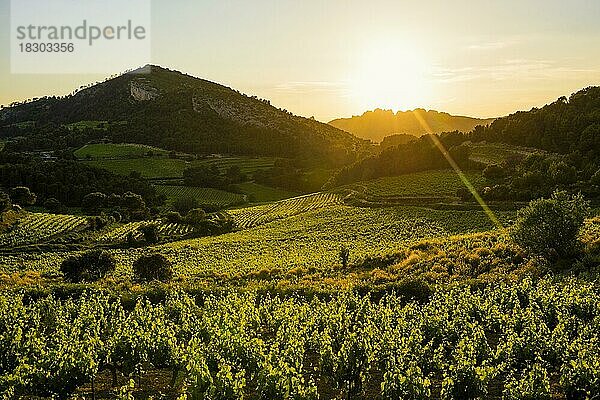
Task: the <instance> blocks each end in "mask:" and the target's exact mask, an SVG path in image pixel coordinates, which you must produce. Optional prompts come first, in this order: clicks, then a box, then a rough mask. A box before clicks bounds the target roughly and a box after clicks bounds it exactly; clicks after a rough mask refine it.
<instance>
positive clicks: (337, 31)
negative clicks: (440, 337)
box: [0, 0, 600, 121]
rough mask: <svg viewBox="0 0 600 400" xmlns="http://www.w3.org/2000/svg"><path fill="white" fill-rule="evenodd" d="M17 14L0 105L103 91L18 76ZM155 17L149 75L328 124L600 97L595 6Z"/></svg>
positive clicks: (289, 9)
mask: <svg viewBox="0 0 600 400" xmlns="http://www.w3.org/2000/svg"><path fill="white" fill-rule="evenodd" d="M48 1H51V0H48ZM9 3H10V2H9V0H0V50H1V53H0V104H8V103H10V102H11V101H14V100H22V99H26V98H29V97H35V96H43V95H48V94H66V93H68V92H70V91H71V90H72V89H74V88H76V87H79V86H80V85H81V84H85V83H88V82H93V81H96V80H99V79H101V78H102V76H98V75H76V76H75V75H11V74H10V60H9V41H8V38H9V36H8V35H9V32H8V27H9ZM152 7H153V8H152V11H153V14H152V27H151V34H152V63H154V64H159V65H162V66H165V67H168V68H172V69H178V70H181V71H183V72H187V73H189V74H192V75H195V76H198V77H202V78H205V79H209V80H213V81H216V82H219V83H222V84H225V85H227V86H231V87H234V88H236V89H239V90H240V91H242V92H244V93H247V94H253V95H258V96H259V97H262V98H268V99H270V100H272V103H273V104H274V105H276V106H279V107H284V108H287V109H288V110H290V111H292V112H294V113H296V114H300V115H304V116H315V117H316V118H317V119H320V120H323V121H327V120H329V119H332V118H335V117H342V116H350V115H353V114H360V113H362V112H363V111H365V110H367V109H373V108H376V107H379V108H392V109H394V110H396V109H407V108H411V109H412V108H415V107H423V108H433V109H438V110H442V111H448V112H451V113H455V114H462V115H473V116H482V117H489V116H499V115H503V114H507V113H509V112H512V111H515V110H519V109H530V108H531V107H533V106H540V105H543V104H546V103H548V102H550V101H552V100H554V99H556V98H557V97H559V96H561V95H569V94H570V93H572V92H574V91H576V90H578V89H580V88H582V87H585V86H590V85H599V84H600V23H599V21H600V1H599V0H569V1H566V0H502V1H489V0H478V1H474V0H453V1H450V0H429V1H423V0H421V1H402V0H394V1H384V0H371V1H368V2H367V1H358V0H356V1H354V0H320V1H317V0H296V1H288V0H273V1H267V0H251V1H248V0H240V1H227V0H215V1H206V0H200V1H199V0H169V1H166V0H165V1H159V0H156V1H153V3H152ZM132 67H134V66H132ZM114 72H119V71H114Z"/></svg>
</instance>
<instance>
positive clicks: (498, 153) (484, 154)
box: [469, 142, 544, 164]
mask: <svg viewBox="0 0 600 400" xmlns="http://www.w3.org/2000/svg"><path fill="white" fill-rule="evenodd" d="M469 148H470V150H471V156H470V158H471V159H472V160H473V161H477V162H480V163H483V164H502V162H503V161H504V160H506V159H508V158H510V157H515V156H517V157H525V156H528V155H530V154H534V153H544V152H543V151H541V150H539V149H533V148H528V147H519V146H512V145H508V144H503V143H485V142H483V143H471V144H469Z"/></svg>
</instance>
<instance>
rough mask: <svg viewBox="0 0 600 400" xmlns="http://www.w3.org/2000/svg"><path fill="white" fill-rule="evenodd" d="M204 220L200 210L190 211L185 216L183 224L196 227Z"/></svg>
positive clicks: (204, 214)
mask: <svg viewBox="0 0 600 400" xmlns="http://www.w3.org/2000/svg"><path fill="white" fill-rule="evenodd" d="M205 219H206V213H205V212H204V210H203V209H201V208H194V209H193V210H190V211H189V212H188V213H187V215H186V216H185V220H184V221H185V223H186V224H189V225H198V224H200V223H202V221H204V220H205Z"/></svg>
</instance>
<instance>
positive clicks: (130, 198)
mask: <svg viewBox="0 0 600 400" xmlns="http://www.w3.org/2000/svg"><path fill="white" fill-rule="evenodd" d="M121 205H122V206H123V208H126V209H127V210H129V211H132V212H133V211H143V210H145V209H146V203H145V202H144V199H143V198H142V196H140V195H139V194H135V193H132V192H127V193H125V194H124V195H123V196H122V200H121Z"/></svg>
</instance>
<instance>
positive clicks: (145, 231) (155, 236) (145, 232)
mask: <svg viewBox="0 0 600 400" xmlns="http://www.w3.org/2000/svg"><path fill="white" fill-rule="evenodd" d="M138 230H139V231H140V232H142V236H143V237H144V241H145V242H146V243H148V244H155V243H158V242H159V241H160V232H159V229H158V225H157V224H155V223H145V224H141V225H140V226H139V228H138Z"/></svg>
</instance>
